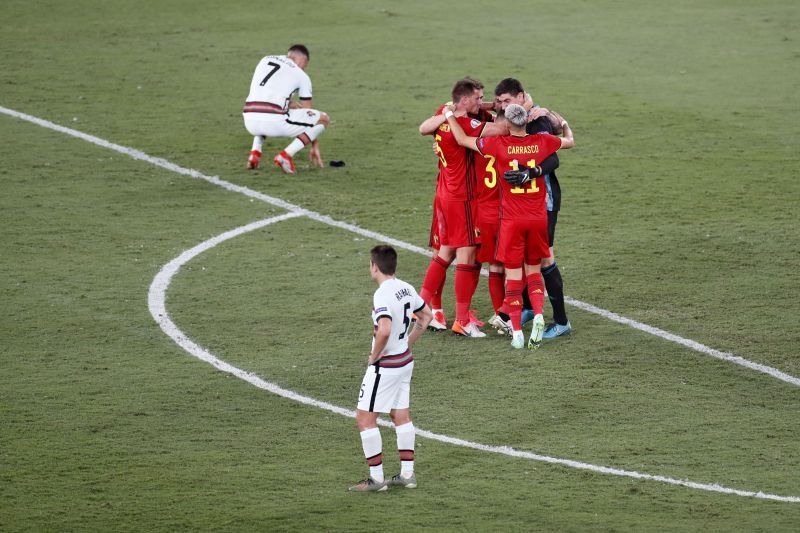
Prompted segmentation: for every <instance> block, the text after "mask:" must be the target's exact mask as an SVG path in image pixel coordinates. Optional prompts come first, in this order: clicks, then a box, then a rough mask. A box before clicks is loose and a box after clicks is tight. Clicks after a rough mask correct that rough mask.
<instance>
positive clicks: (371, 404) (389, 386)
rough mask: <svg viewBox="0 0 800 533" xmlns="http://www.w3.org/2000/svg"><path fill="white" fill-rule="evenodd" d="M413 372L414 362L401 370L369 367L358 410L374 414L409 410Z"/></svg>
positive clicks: (363, 383) (359, 396) (359, 395)
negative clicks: (393, 410) (394, 410)
mask: <svg viewBox="0 0 800 533" xmlns="http://www.w3.org/2000/svg"><path fill="white" fill-rule="evenodd" d="M413 371H414V362H413V361H412V362H410V363H408V364H407V365H406V366H403V367H400V368H380V367H376V366H374V365H373V366H369V367H367V371H366V373H365V374H364V380H363V381H362V382H361V391H360V392H359V393H358V408H359V409H361V410H362V411H370V412H373V413H388V412H389V411H391V410H392V409H408V406H409V405H410V397H411V373H412V372H413Z"/></svg>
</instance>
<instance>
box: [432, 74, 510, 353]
mask: <svg viewBox="0 0 800 533" xmlns="http://www.w3.org/2000/svg"><path fill="white" fill-rule="evenodd" d="M452 97H453V102H455V103H454V104H453V109H454V110H455V111H454V113H455V114H456V115H457V118H456V119H455V120H457V121H458V122H459V124H460V125H461V126H460V127H461V128H462V131H463V130H466V131H467V132H468V133H469V135H471V136H475V137H481V136H483V135H499V134H501V133H506V132H507V131H508V130H507V127H506V126H505V125H503V126H500V127H498V126H497V125H494V124H492V123H487V122H485V121H482V120H480V119H478V118H472V117H470V116H469V115H473V116H476V115H477V114H478V113H479V112H480V110H481V104H482V101H483V85H482V84H481V83H480V82H477V81H475V80H472V79H469V78H465V79H463V80H459V81H458V82H456V84H455V86H454V87H453V91H452ZM420 133H423V134H426V133H433V134H434V139H435V140H436V145H435V147H436V152H437V154H438V156H439V176H438V183H437V189H436V200H435V202H434V208H435V209H436V212H435V215H434V217H435V219H436V221H437V223H438V236H439V245H440V247H439V250H438V251H437V253H436V255H435V256H434V258H433V260H432V261H431V263H430V266H429V267H428V271H427V273H426V274H425V280H424V281H423V283H422V290H421V291H420V296H421V297H422V299H423V300H424V301H425V302H426V303H430V302H431V299H432V298H433V296H434V295H435V294H436V293H437V292H438V291H439V290H440V288H441V285H442V283H443V279H444V277H445V274H446V272H447V267H448V266H449V265H450V263H451V262H452V261H453V259H454V258H455V259H456V281H455V289H456V321H455V322H454V323H453V332H454V333H457V334H459V335H463V336H466V337H485V336H486V335H485V334H484V333H483V332H482V331H480V330H479V329H478V326H477V325H476V324H475V323H474V322H472V321H471V319H470V314H469V306H470V303H471V301H472V295H473V294H474V292H475V287H476V285H477V281H478V275H479V274H480V267H479V266H477V265H476V264H475V252H476V248H477V246H478V245H479V244H480V242H481V239H480V237H481V235H480V228H479V226H478V225H477V220H476V216H477V208H476V204H475V196H476V192H477V191H476V187H477V185H476V180H477V178H476V171H475V162H474V158H473V155H472V153H471V152H470V151H469V150H466V149H464V147H462V146H460V145H459V144H458V142H457V141H456V139H455V137H454V136H453V134H452V132H451V129H450V126H449V125H448V124H445V118H444V116H443V115H442V114H437V115H434V116H432V117H430V118H429V119H427V120H426V121H425V122H423V123H422V125H420ZM434 316H436V315H434Z"/></svg>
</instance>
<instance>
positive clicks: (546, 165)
mask: <svg viewBox="0 0 800 533" xmlns="http://www.w3.org/2000/svg"><path fill="white" fill-rule="evenodd" d="M483 92H484V87H483V84H482V83H480V82H479V81H477V80H474V79H471V78H465V79H462V80H459V81H458V82H456V84H455V85H454V87H453V90H452V101H451V102H448V103H447V104H445V105H443V106H441V107H440V108H439V109H438V110H437V111H436V113H435V114H434V115H433V116H431V117H430V118H428V119H426V120H425V121H424V122H423V123H422V124H421V125H420V127H419V131H420V133H421V134H422V135H432V136H433V137H434V140H435V142H434V150H435V151H436V153H437V155H438V157H439V161H438V167H439V174H438V178H437V184H436V195H435V198H434V204H433V222H432V224H431V238H430V245H431V247H433V248H434V249H435V254H434V257H433V259H432V260H431V263H430V265H429V267H428V270H427V273H426V274H425V278H424V281H423V284H422V289H421V291H420V296H421V297H422V299H423V300H424V301H425V303H427V304H428V305H429V306H430V308H431V310H432V311H433V320H432V321H431V322H430V325H429V329H432V330H438V331H443V330H446V329H447V318H446V317H445V315H444V311H443V308H442V289H443V286H444V282H445V277H446V273H447V269H448V267H449V266H450V265H451V263H452V262H453V261H454V260H455V262H456V273H455V298H456V302H455V313H456V316H455V320H454V321H453V323H452V326H451V329H452V331H453V333H455V334H458V335H462V336H466V337H473V338H474V337H485V336H486V334H485V333H484V332H482V331H481V330H480V327H482V326H484V325H485V324H484V323H483V322H481V321H480V320H478V319H477V318H476V317H475V315H474V314H473V312H472V311H471V310H470V305H471V301H472V296H473V294H474V293H475V290H476V288H477V286H478V280H479V278H480V272H481V268H482V264H483V263H487V264H488V268H489V295H490V298H491V301H492V307H493V308H494V315H493V316H492V317H491V318H490V319H489V320H488V323H489V325H490V326H492V327H493V328H495V329H496V330H497V331H498V333H501V334H506V335H508V334H510V335H511V337H512V341H511V345H512V346H513V347H514V348H516V349H521V348H523V347H524V346H525V336H524V334H523V332H522V327H523V325H524V324H526V323H527V322H532V329H531V334H530V336H529V339H528V343H527V346H528V348H530V349H536V348H538V347H539V346H540V345H541V342H542V339H543V338H545V339H548V338H556V337H560V336H563V335H569V334H570V332H571V330H572V328H571V325H570V323H569V321H568V320H567V315H566V311H565V308H564V290H563V282H562V280H561V273H560V272H559V270H558V266H557V265H556V262H555V258H554V255H553V241H554V238H555V228H556V222H557V219H558V211H559V209H560V203H561V190H560V187H559V184H558V180H557V178H556V174H555V170H556V168H558V166H559V159H558V155H557V151H558V150H560V149H567V148H572V147H573V146H574V145H575V141H574V138H573V135H572V130H571V129H570V127H569V124H568V123H567V122H566V121H565V120H564V119H563V117H561V115H559V114H558V113H556V112H554V111H550V110H548V109H545V108H543V107H538V106H535V105H534V103H533V99H532V98H531V96H530V95H529V94H528V93H526V92H525V90H524V89H523V87H522V84H521V83H520V82H519V81H518V80H516V79H513V78H506V79H504V80H502V81H501V82H500V83H499V84H498V85H497V87H496V88H495V91H494V101H493V102H490V103H484V102H483ZM491 111H494V113H492V112H491ZM545 289H546V290H547V294H548V297H549V300H550V302H551V305H552V307H553V320H554V321H553V323H551V324H549V325H547V326H546V325H545V321H544V315H543V306H544V292H545Z"/></svg>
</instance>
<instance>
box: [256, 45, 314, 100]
mask: <svg viewBox="0 0 800 533" xmlns="http://www.w3.org/2000/svg"><path fill="white" fill-rule="evenodd" d="M295 92H296V93H297V94H298V96H299V97H300V98H311V78H309V77H308V74H306V73H305V72H304V71H303V69H301V68H300V67H298V66H297V64H295V62H294V61H292V60H291V59H289V58H288V57H286V56H266V57H265V58H263V59H262V60H261V61H259V62H258V65H257V66H256V70H255V72H254V73H253V80H252V81H251V82H250V94H249V95H247V101H248V102H269V103H271V104H275V105H279V106H281V107H282V108H283V109H284V110H285V109H288V106H289V100H290V99H291V98H292V94H294V93H295Z"/></svg>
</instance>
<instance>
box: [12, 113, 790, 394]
mask: <svg viewBox="0 0 800 533" xmlns="http://www.w3.org/2000/svg"><path fill="white" fill-rule="evenodd" d="M0 113H4V114H6V115H9V116H12V117H15V118H18V119H21V120H26V121H28V122H31V123H33V124H36V125H38V126H41V127H43V128H47V129H50V130H54V131H57V132H60V133H64V134H66V135H71V136H72V137H77V138H78V139H82V140H84V141H87V142H90V143H92V144H96V145H98V146H102V147H104V148H108V149H110V150H114V151H116V152H119V153H121V154H125V155H127V156H130V157H132V158H134V159H139V160H142V161H146V162H148V163H150V164H153V165H156V166H158V167H161V168H165V169H167V170H171V171H172V172H176V173H178V174H182V175H184V176H189V177H192V178H196V179H201V180H204V181H207V182H209V183H213V184H214V185H218V186H220V187H222V188H224V189H227V190H229V191H232V192H238V193H241V194H244V195H245V196H249V197H250V198H254V199H256V200H260V201H262V202H265V203H268V204H271V205H274V206H277V207H281V208H283V209H286V210H288V211H291V212H293V213H297V214H300V215H304V216H306V217H308V218H310V219H312V220H316V221H318V222H322V223H324V224H328V225H330V226H335V227H337V228H341V229H344V230H347V231H351V232H353V233H356V234H358V235H362V236H364V237H368V238H370V239H374V240H376V241H380V242H385V243H389V244H392V245H393V246H396V247H398V248H402V249H404V250H409V251H412V252H416V253H418V254H422V255H426V256H429V257H430V256H431V252H430V250H428V249H426V248H421V247H419V246H414V245H413V244H409V243H407V242H403V241H401V240H398V239H395V238H393V237H389V236H388V235H383V234H381V233H377V232H374V231H370V230H367V229H364V228H361V227H359V226H356V225H355V224H348V223H347V222H341V221H338V220H334V219H332V218H330V217H328V216H325V215H321V214H319V213H317V212H314V211H309V210H308V209H305V208H302V207H300V206H297V205H294V204H291V203H289V202H287V201H285V200H281V199H280V198H275V197H273V196H268V195H266V194H263V193H260V192H258V191H254V190H252V189H249V188H247V187H243V186H241V185H236V184H234V183H230V182H228V181H225V180H222V179H220V178H219V176H206V175H205V174H203V173H201V172H199V171H197V170H194V169H191V168H184V167H181V166H178V165H176V164H175V163H172V162H170V161H167V160H166V159H161V158H160V157H153V156H150V155H147V154H146V153H144V152H141V151H139V150H136V149H134V148H128V147H127V146H121V145H119V144H114V143H112V142H109V141H106V140H105V139H101V138H99V137H95V136H94V135H89V134H87V133H83V132H81V131H78V130H74V129H72V128H67V127H64V126H60V125H58V124H55V123H53V122H50V121H49V120H44V119H41V118H38V117H34V116H32V115H28V114H26V113H20V112H19V111H14V110H13V109H8V108H6V107H2V106H0ZM484 275H485V273H484ZM565 300H566V302H567V303H568V304H570V305H572V306H574V307H578V308H579V309H582V310H584V311H588V312H590V313H594V314H597V315H600V316H602V317H604V318H608V319H609V320H614V321H615V322H619V323H620V324H624V325H626V326H630V327H632V328H635V329H638V330H640V331H643V332H645V333H649V334H651V335H654V336H656V337H659V338H661V339H664V340H668V341H671V342H675V343H678V344H680V345H682V346H685V347H687V348H689V349H692V350H694V351H697V352H700V353H702V354H705V355H708V356H711V357H714V358H717V359H722V360H723V361H728V362H730V363H734V364H737V365H740V366H743V367H745V368H749V369H751V370H755V371H757V372H762V373H764V374H767V375H769V376H772V377H773V378H775V379H779V380H781V381H785V382H786V383H790V384H792V385H795V386H798V387H800V378H798V377H795V376H792V375H790V374H786V373H785V372H782V371H780V370H778V369H777V368H773V367H771V366H767V365H762V364H760V363H754V362H753V361H750V360H748V359H745V358H743V357H740V356H738V355H735V354H732V353H728V352H722V351H720V350H715V349H714V348H710V347H708V346H706V345H704V344H701V343H699V342H696V341H693V340H691V339H687V338H684V337H681V336H679V335H675V334H673V333H669V332H667V331H664V330H662V329H659V328H655V327H653V326H648V325H647V324H643V323H641V322H637V321H636V320H632V319H630V318H625V317H623V316H620V315H618V314H616V313H614V312H612V311H606V310H605V309H602V308H599V307H596V306H594V305H592V304H589V303H585V302H582V301H580V300H575V299H573V298H569V297H566V298H565Z"/></svg>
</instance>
